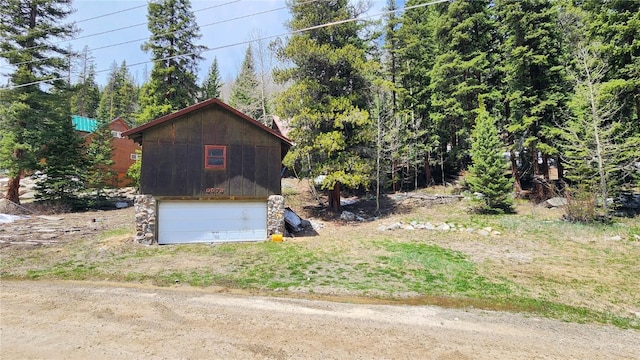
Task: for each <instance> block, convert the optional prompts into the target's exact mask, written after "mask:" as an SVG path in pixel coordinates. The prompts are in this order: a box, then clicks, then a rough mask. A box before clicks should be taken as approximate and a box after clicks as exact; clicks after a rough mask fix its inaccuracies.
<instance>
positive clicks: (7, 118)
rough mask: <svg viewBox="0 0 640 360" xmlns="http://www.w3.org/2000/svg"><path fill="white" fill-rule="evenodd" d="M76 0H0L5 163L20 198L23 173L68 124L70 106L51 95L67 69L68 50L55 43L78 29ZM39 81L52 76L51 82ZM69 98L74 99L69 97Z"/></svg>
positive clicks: (0, 124)
mask: <svg viewBox="0 0 640 360" xmlns="http://www.w3.org/2000/svg"><path fill="white" fill-rule="evenodd" d="M70 5H71V0H37V1H36V0H2V1H0V9H2V11H0V38H2V39H3V40H2V41H1V42H0V56H1V57H2V58H4V59H5V60H6V61H7V62H8V64H9V65H10V66H11V68H12V70H11V72H10V73H9V74H8V77H9V89H0V103H1V106H0V129H1V130H2V139H1V140H0V168H2V169H6V170H7V171H8V174H9V177H10V179H9V186H8V191H7V195H6V196H7V199H8V200H10V201H12V202H15V203H19V201H20V198H19V193H18V189H19V187H20V178H21V177H22V176H23V174H24V172H25V170H35V169H36V168H37V167H38V162H39V161H40V159H41V156H42V153H41V151H42V149H44V146H45V144H46V143H47V142H48V139H49V138H50V136H52V135H53V136H55V135H57V133H56V131H54V130H55V129H57V128H58V127H59V126H64V125H65V123H66V122H68V123H69V124H70V123H71V120H70V118H69V117H67V116H68V115H69V111H68V109H67V111H63V110H62V109H61V108H60V99H52V97H54V94H53V91H55V90H56V88H60V89H63V88H66V86H67V84H66V83H65V82H64V81H61V80H55V79H59V78H62V76H63V74H65V73H66V72H68V70H69V65H68V61H67V59H68V56H69V53H68V51H67V50H65V49H63V48H61V47H59V46H57V45H55V44H57V43H59V41H60V40H61V39H65V38H68V37H69V36H71V35H72V34H73V33H74V28H73V26H72V24H69V23H65V22H64V20H65V18H66V17H67V16H68V15H69V14H70V13H71V7H70ZM40 82H48V84H49V85H48V86H45V85H42V84H41V83H40ZM62 103H64V104H69V100H68V99H64V100H63V102H62Z"/></svg>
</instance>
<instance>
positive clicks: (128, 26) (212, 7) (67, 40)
mask: <svg viewBox="0 0 640 360" xmlns="http://www.w3.org/2000/svg"><path fill="white" fill-rule="evenodd" d="M240 1H242V0H233V1H229V2H226V3H223V4H217V5H213V6H208V7H205V8H202V9H198V10H194V11H193V13H196V12H200V11H205V10H210V9H214V8H218V7H222V6H226V5H231V4H234V3H237V2H240ZM313 1H317V0H313ZM144 6H147V5H146V4H145V5H140V6H135V7H132V8H128V9H124V10H120V11H116V12H113V13H108V14H103V15H99V16H95V17H92V18H88V19H84V20H80V21H76V22H75V23H78V22H83V21H88V20H93V19H98V18H102V17H106V16H110V15H114V14H118V13H121V12H125V11H129V10H133V9H138V8H141V7H144ZM146 24H147V22H143V23H138V24H133V25H127V26H123V27H119V28H115V29H110V30H105V31H101V32H97V33H93V34H89V35H83V36H78V37H74V38H72V39H65V40H60V41H57V42H53V43H48V44H46V45H36V46H31V47H27V48H23V49H21V51H25V50H31V49H38V48H43V47H46V46H55V45H59V44H63V43H66V42H71V41H75V40H80V39H86V38H90V37H94V36H98V35H104V34H109V33H113V32H116V31H120V30H126V29H131V28H134V27H138V26H144V25H146ZM178 31H179V30H178ZM168 34H171V33H167V34H162V35H168ZM142 40H146V38H144V39H142ZM136 41H141V40H133V41H129V42H136ZM129 42H125V43H124V44H127V43H129ZM121 44H122V43H121ZM121 44H115V45H114V46H117V45H121ZM8 52H10V51H5V52H4V53H3V54H6V53H8ZM42 60H44V59H34V60H29V61H23V62H20V63H15V64H9V65H5V66H0V68H9V67H11V66H19V65H26V64H31V63H34V62H38V61H42Z"/></svg>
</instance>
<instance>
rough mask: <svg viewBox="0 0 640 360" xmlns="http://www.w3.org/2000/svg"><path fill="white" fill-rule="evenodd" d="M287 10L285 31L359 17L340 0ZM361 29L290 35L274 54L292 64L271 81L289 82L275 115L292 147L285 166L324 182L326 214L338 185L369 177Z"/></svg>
mask: <svg viewBox="0 0 640 360" xmlns="http://www.w3.org/2000/svg"><path fill="white" fill-rule="evenodd" d="M289 9H290V11H291V13H292V20H291V21H290V22H289V24H288V26H289V28H290V29H291V30H293V31H295V30H300V29H303V28H307V27H310V26H315V25H320V24H325V23H328V22H332V21H339V20H344V19H348V18H353V17H356V16H357V15H359V14H358V13H356V12H355V11H356V9H355V7H352V6H349V4H348V2H347V0H337V1H319V2H313V3H309V2H307V1H301V0H296V1H291V2H290V3H289ZM361 26H362V24H361V23H355V22H351V23H345V24H340V25H336V26H330V27H323V28H318V29H314V30H310V31H306V32H303V33H295V34H294V35H292V36H291V37H290V38H289V39H288V42H287V44H286V45H285V46H284V47H283V48H282V49H280V50H279V52H278V56H279V58H280V60H283V61H285V63H289V64H291V65H292V66H291V67H289V68H286V69H281V70H278V71H277V72H276V80H278V81H280V82H282V83H284V82H287V81H290V82H291V86H290V87H289V88H288V89H287V90H285V91H284V92H283V93H281V94H280V96H279V97H278V101H277V103H278V105H277V109H278V113H279V114H282V115H283V116H285V117H286V118H288V119H291V121H290V124H291V126H292V130H291V132H290V135H291V137H292V140H294V141H295V142H296V147H295V148H294V149H292V150H291V151H290V152H289V154H288V156H287V159H285V161H286V163H287V164H288V165H292V166H293V165H295V166H296V167H297V168H298V169H301V170H303V173H304V175H306V176H311V177H316V176H319V175H324V176H325V177H324V180H323V181H322V185H321V186H322V188H323V189H326V190H330V193H329V207H330V208H331V209H332V210H334V211H337V210H339V209H340V187H341V185H344V186H347V187H349V188H357V187H359V186H367V185H368V184H369V183H370V181H371V174H372V173H373V171H372V169H373V163H372V158H373V156H371V155H372V154H370V152H371V151H370V150H369V149H370V146H371V145H372V144H373V143H374V141H373V140H374V134H373V123H372V120H371V118H370V116H369V113H368V111H367V107H368V104H369V102H370V98H371V95H370V84H369V81H368V80H367V78H366V77H365V75H364V74H365V72H366V71H367V69H368V66H369V64H368V62H367V58H366V51H367V47H368V46H367V43H366V41H365V40H363V39H362V38H360V36H359V31H360V30H361Z"/></svg>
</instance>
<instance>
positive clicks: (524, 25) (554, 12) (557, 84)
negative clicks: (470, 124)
mask: <svg viewBox="0 0 640 360" xmlns="http://www.w3.org/2000/svg"><path fill="white" fill-rule="evenodd" d="M495 7H496V11H497V15H498V23H500V24H501V28H500V38H501V39H504V40H503V41H504V42H503V44H501V48H502V49H503V52H504V53H503V54H502V56H503V59H504V61H503V69H502V70H503V71H504V78H505V79H504V85H505V91H504V96H505V114H506V118H507V119H508V120H509V126H508V130H509V132H510V136H511V138H512V141H511V143H512V150H513V152H512V153H513V154H515V153H519V154H520V155H521V161H522V162H523V163H524V164H525V165H528V166H526V167H525V169H530V170H526V172H527V173H526V174H522V173H520V172H518V169H517V168H516V167H515V166H516V160H515V159H512V167H513V169H512V173H513V174H514V177H515V179H516V185H517V186H516V188H517V189H519V188H521V187H520V185H519V181H520V178H521V177H523V176H534V175H540V176H543V177H545V178H547V179H548V178H549V167H548V158H549V156H552V155H555V154H556V152H557V149H555V148H554V147H553V146H552V141H551V139H550V138H549V134H548V131H549V129H551V128H553V127H554V126H556V123H561V120H562V114H563V113H564V112H565V109H566V102H567V96H568V94H570V92H571V87H570V84H569V82H568V81H567V78H566V74H565V71H564V66H563V60H564V59H565V58H566V56H565V54H563V52H562V51H563V47H562V46H561V44H562V41H561V38H560V37H561V34H562V33H561V31H560V28H559V26H558V24H559V23H558V8H557V7H556V5H554V4H553V3H552V2H549V1H546V0H499V1H496V5H495ZM539 159H542V162H541V165H540V162H539ZM534 190H535V189H534ZM534 192H536V193H537V191H534ZM534 196H538V195H537V194H534ZM540 196H544V194H540Z"/></svg>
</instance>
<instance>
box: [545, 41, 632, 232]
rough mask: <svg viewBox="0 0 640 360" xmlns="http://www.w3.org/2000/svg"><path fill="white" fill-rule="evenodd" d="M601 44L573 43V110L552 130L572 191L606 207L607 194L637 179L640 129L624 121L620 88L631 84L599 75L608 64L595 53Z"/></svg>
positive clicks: (619, 189) (626, 188)
mask: <svg viewBox="0 0 640 360" xmlns="http://www.w3.org/2000/svg"><path fill="white" fill-rule="evenodd" d="M601 50H602V47H601V46H599V45H593V44H592V45H589V44H585V43H579V44H577V46H576V49H575V52H574V58H575V59H576V60H577V61H576V62H577V64H576V68H577V70H578V71H577V72H576V73H575V75H574V81H575V84H576V86H575V92H574V95H573V98H572V100H571V102H570V108H571V110H572V116H571V118H570V119H569V120H568V121H567V122H566V123H565V124H564V126H563V127H559V128H555V129H554V130H553V132H554V134H555V135H557V138H558V139H559V145H560V149H561V150H562V158H563V160H564V162H565V163H566V167H567V179H569V180H570V182H571V185H572V187H573V188H574V191H575V190H576V189H580V191H585V192H587V193H590V194H597V195H598V197H599V198H600V199H601V200H602V201H601V204H602V205H603V208H604V210H605V212H606V210H607V207H608V204H607V201H606V199H608V198H609V197H612V196H616V195H618V194H619V193H620V192H621V191H622V190H631V189H633V188H634V187H636V186H638V185H640V169H638V167H637V166H636V165H635V164H636V163H638V162H640V134H638V133H637V132H636V131H635V129H634V128H633V127H629V126H627V125H626V124H625V118H626V116H625V114H624V111H623V109H624V100H625V97H624V96H621V94H623V93H624V92H625V90H627V89H629V88H632V87H633V85H632V84H631V82H629V81H626V80H623V79H614V80H608V81H605V80H604V79H605V78H606V76H607V67H608V65H607V64H606V62H605V61H603V60H602V57H601V56H600V55H599V54H598V51H601ZM569 215H571V214H569ZM582 220H592V219H582Z"/></svg>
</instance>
